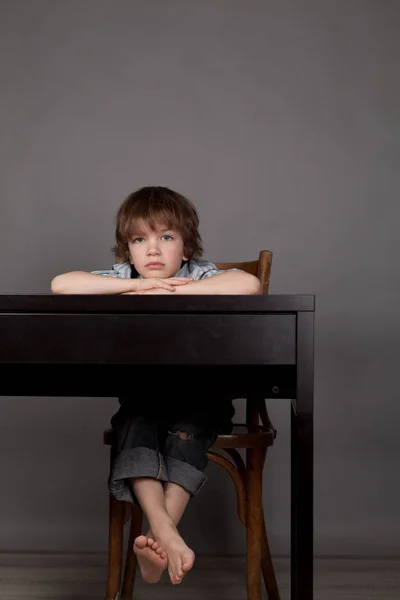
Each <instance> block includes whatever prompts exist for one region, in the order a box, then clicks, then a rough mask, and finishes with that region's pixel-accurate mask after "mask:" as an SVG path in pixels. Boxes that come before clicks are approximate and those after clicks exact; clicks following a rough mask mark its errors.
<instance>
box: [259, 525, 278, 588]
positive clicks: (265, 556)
mask: <svg viewBox="0 0 400 600" xmlns="http://www.w3.org/2000/svg"><path fill="white" fill-rule="evenodd" d="M261 536H262V537H261V569H262V574H263V579H264V584H265V589H266V590H267V596H268V600H281V597H280V595H279V590H278V584H277V582H276V577H275V570H274V566H273V564H272V559H271V554H270V551H269V544H268V537H267V529H266V527H265V519H264V514H263V523H262V531H261Z"/></svg>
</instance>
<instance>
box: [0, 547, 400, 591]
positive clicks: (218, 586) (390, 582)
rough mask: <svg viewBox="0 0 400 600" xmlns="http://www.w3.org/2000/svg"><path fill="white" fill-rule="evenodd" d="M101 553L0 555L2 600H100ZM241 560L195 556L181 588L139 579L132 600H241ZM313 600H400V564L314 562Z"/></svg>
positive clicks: (283, 566) (282, 570)
mask: <svg viewBox="0 0 400 600" xmlns="http://www.w3.org/2000/svg"><path fill="white" fill-rule="evenodd" d="M274 562H275V567H276V572H277V577H278V581H279V584H280V589H281V592H282V600H289V598H290V594H289V561H288V560H286V559H282V558H281V559H275V561H274ZM106 572H107V568H106V557H105V556H104V555H102V554H99V555H93V554H90V555H88V554H82V555H77V554H74V555H65V554H8V553H7V554H0V599H1V600H94V599H96V600H103V598H104V590H105V577H106ZM244 575H245V572H244V561H243V559H242V558H232V557H229V558H211V557H201V556H200V557H197V560H196V564H195V568H194V569H193V571H192V572H191V573H190V574H189V575H188V576H187V579H186V580H185V581H184V583H183V584H182V585H181V586H178V587H177V586H172V585H171V584H170V583H169V581H168V578H167V576H166V577H165V578H164V579H163V580H162V581H161V582H160V583H159V584H156V585H146V584H144V583H143V582H142V581H140V578H139V579H138V586H137V589H136V593H135V596H134V597H135V600H170V599H172V598H176V599H179V598H182V599H183V598H184V599H185V600H200V599H203V598H204V599H207V600H214V599H215V600H245V599H246V592H245V585H244V581H245V578H244ZM314 581H315V586H314V589H315V592H314V598H315V600H361V599H362V600H400V559H390V560H389V559H377V560H373V559H365V558H363V559H316V560H315V578H314Z"/></svg>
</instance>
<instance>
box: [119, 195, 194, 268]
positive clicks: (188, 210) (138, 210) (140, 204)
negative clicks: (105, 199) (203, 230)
mask: <svg viewBox="0 0 400 600" xmlns="http://www.w3.org/2000/svg"><path fill="white" fill-rule="evenodd" d="M139 219H142V220H143V221H145V222H146V223H147V224H148V225H149V226H150V227H151V228H153V227H154V225H155V222H156V221H158V220H159V221H162V222H163V223H165V225H166V226H167V227H168V228H170V229H175V230H176V231H179V233H180V234H181V236H182V239H183V246H184V254H185V256H187V258H188V259H191V258H194V257H200V256H202V255H203V246H202V240H201V236H200V233H199V230H198V227H199V217H198V214H197V210H196V208H195V206H194V205H193V204H192V202H191V201H190V200H188V199H187V198H185V196H182V195H181V194H178V193H177V192H174V191H173V190H170V189H169V188H167V187H161V186H147V187H142V188H140V189H139V190H137V191H136V192H133V193H132V194H130V195H129V196H128V197H127V198H125V200H124V201H123V203H122V204H121V206H120V208H119V210H118V212H117V218H116V227H115V239H116V244H115V246H113V248H112V250H113V252H114V254H115V258H116V261H117V262H126V261H129V260H130V257H129V246H128V240H129V238H130V236H131V235H132V233H133V229H134V227H135V223H136V222H137V221H138V220H139Z"/></svg>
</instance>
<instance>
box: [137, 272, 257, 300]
mask: <svg viewBox="0 0 400 600" xmlns="http://www.w3.org/2000/svg"><path fill="white" fill-rule="evenodd" d="M175 293H176V294H186V295H188V294H192V295H193V294H220V295H223V294H261V283H260V280H259V279H258V277H255V276H254V275H250V274H249V273H245V272H244V271H239V270H232V271H224V272H221V273H218V274H216V275H211V276H209V277H205V278H204V279H199V280H197V281H192V282H189V283H188V284H187V285H185V286H182V287H177V288H175ZM140 294H168V292H167V291H164V290H146V291H143V292H140Z"/></svg>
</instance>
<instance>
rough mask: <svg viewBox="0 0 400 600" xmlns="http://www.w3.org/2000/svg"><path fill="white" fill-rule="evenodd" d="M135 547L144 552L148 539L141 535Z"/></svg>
mask: <svg viewBox="0 0 400 600" xmlns="http://www.w3.org/2000/svg"><path fill="white" fill-rule="evenodd" d="M135 546H136V547H137V548H139V550H143V548H146V546H147V538H146V537H145V536H144V535H139V536H138V537H137V538H136V540H135Z"/></svg>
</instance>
